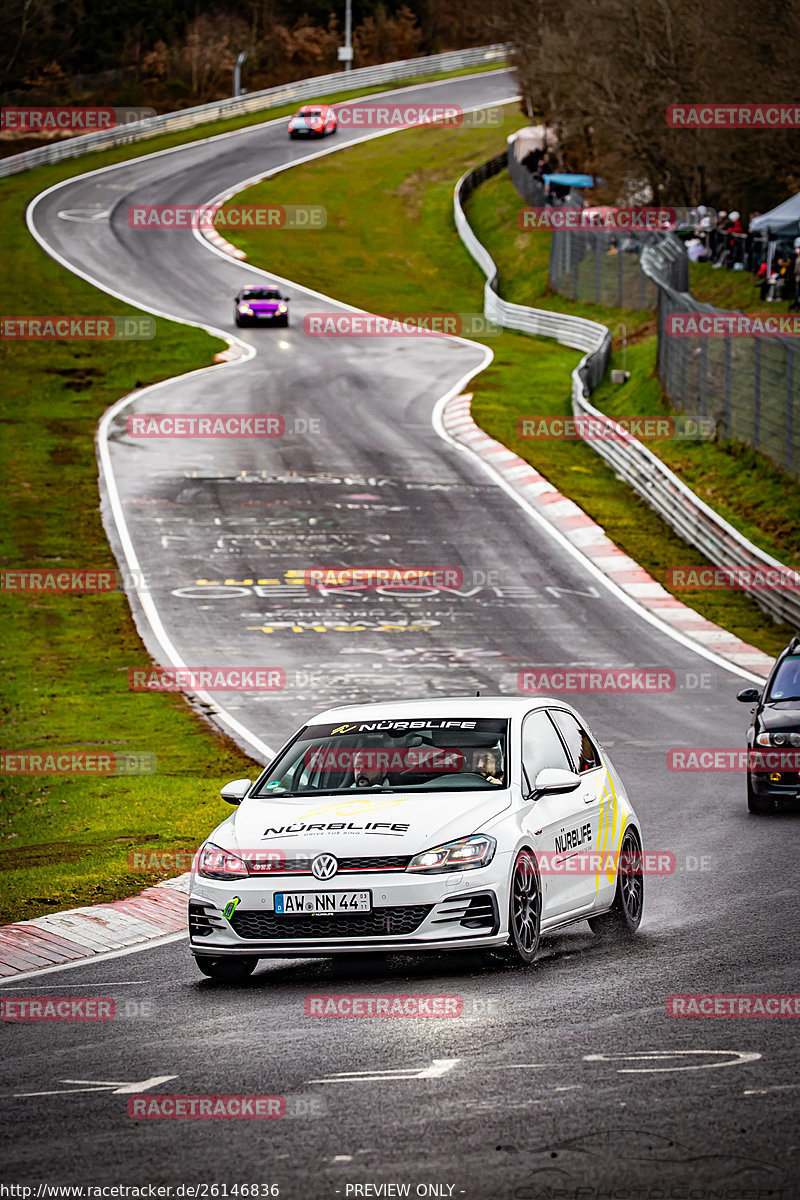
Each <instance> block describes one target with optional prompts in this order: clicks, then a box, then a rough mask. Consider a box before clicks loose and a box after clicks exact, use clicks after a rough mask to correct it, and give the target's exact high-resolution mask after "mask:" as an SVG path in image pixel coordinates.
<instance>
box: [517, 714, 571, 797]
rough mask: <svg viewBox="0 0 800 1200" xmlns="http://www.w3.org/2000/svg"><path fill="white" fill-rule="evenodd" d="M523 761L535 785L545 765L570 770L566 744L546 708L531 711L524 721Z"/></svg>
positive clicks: (531, 781)
mask: <svg viewBox="0 0 800 1200" xmlns="http://www.w3.org/2000/svg"><path fill="white" fill-rule="evenodd" d="M522 763H523V766H524V767H525V773H526V775H527V776H528V782H529V784H530V786H531V787H533V785H534V783H535V782H536V776H537V775H538V774H539V772H540V771H542V770H544V768H545V767H558V768H559V769H560V770H562V771H570V770H571V769H572V768H571V767H570V765H569V759H568V758H567V754H566V751H565V750H564V746H563V744H562V742H561V739H560V738H559V736H558V734H557V733H556V731H555V729H554V728H553V724H552V722H551V721H550V719H549V717H548V716H547V713H546V712H545V710H544V709H540V710H539V711H538V712H533V713H530V714H529V715H528V716H527V717H526V718H525V720H524V721H523V723H522Z"/></svg>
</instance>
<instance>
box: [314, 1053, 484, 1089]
mask: <svg viewBox="0 0 800 1200" xmlns="http://www.w3.org/2000/svg"><path fill="white" fill-rule="evenodd" d="M460 1061H461V1060H460V1059H458V1058H434V1060H433V1062H432V1063H431V1065H430V1066H429V1067H424V1068H423V1069H422V1070H421V1071H415V1070H414V1069H413V1068H412V1067H394V1068H392V1069H391V1070H386V1071H340V1072H339V1073H338V1074H336V1075H330V1076H328V1077H327V1078H325V1079H309V1080H308V1082H309V1083H393V1082H394V1081H395V1080H406V1079H439V1078H440V1077H441V1076H442V1075H446V1074H447V1073H448V1072H449V1071H452V1069H453V1067H454V1066H455V1065H456V1063H458V1062H460Z"/></svg>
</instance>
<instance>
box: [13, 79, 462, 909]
mask: <svg viewBox="0 0 800 1200" xmlns="http://www.w3.org/2000/svg"><path fill="white" fill-rule="evenodd" d="M482 69H483V68H476V70H482ZM472 73H473V71H471V70H464V71H456V72H447V73H442V74H441V75H437V76H429V77H419V78H418V79H409V80H403V81H401V82H398V83H394V84H392V87H401V86H408V85H411V84H413V83H422V82H430V81H432V80H434V79H439V78H450V77H453V76H456V75H462V74H464V75H466V74H472ZM377 90H380V89H378V88H375V87H372V88H361V89H356V90H352V89H351V90H349V91H342V92H338V93H336V94H335V95H333V96H330V97H328V99H330V100H334V99H349V98H355V97H357V96H360V95H365V94H368V93H371V92H374V91H377ZM296 108H297V105H296V104H291V105H285V106H283V107H281V108H276V109H270V110H267V111H265V112H264V113H262V114H258V115H257V116H247V117H240V118H236V119H234V120H225V121H216V122H212V123H208V124H206V125H202V126H198V127H197V128H195V129H193V130H192V131H191V132H190V133H188V134H187V133H186V132H184V133H175V134H169V135H164V136H161V137H157V138H151V139H149V140H147V141H145V142H142V143H137V144H136V145H132V146H120V147H115V148H114V149H113V150H109V151H104V152H102V153H92V154H88V155H85V156H81V157H79V158H75V159H70V160H68V161H66V162H63V163H58V164H56V165H54V166H44V167H37V168H34V169H33V170H31V171H27V172H25V173H21V174H19V175H13V176H9V177H7V178H4V179H2V180H0V214H1V215H2V220H3V229H4V231H5V235H4V236H5V244H4V250H5V252H6V264H7V266H6V271H5V273H4V276H3V278H2V281H0V304H1V305H2V310H1V311H2V312H3V313H5V314H21V313H31V314H33V313H36V314H41V313H43V312H49V313H53V314H64V313H71V314H81V315H87V316H91V315H98V316H99V315H103V316H126V315H131V314H133V313H134V312H135V311H136V310H133V309H131V308H130V307H128V306H126V305H123V304H120V303H119V302H118V301H116V300H113V299H111V298H110V297H107V296H105V294H104V293H102V292H99V291H97V290H96V289H95V288H93V287H91V286H90V285H89V284H87V283H85V282H83V281H82V280H80V279H78V278H77V277H75V276H73V275H71V274H70V273H69V272H67V271H64V270H63V269H62V268H61V267H59V266H58V265H57V264H56V263H55V262H53V261H52V260H51V259H50V258H49V257H48V256H47V255H46V254H44V252H43V251H41V250H40V249H39V247H38V246H37V244H36V243H35V242H34V240H33V239H32V238H31V237H30V235H29V234H28V232H27V228H26V226H25V217H24V214H25V208H26V206H27V204H28V203H29V202H30V200H31V199H33V197H34V196H35V195H36V194H37V193H39V192H40V191H42V190H44V189H45V188H47V187H50V186H51V185H52V184H54V183H58V182H60V181H61V180H63V179H68V178H72V177H73V176H75V175H80V174H82V173H83V172H85V171H90V170H95V169H97V168H100V167H104V166H108V165H110V164H112V163H116V162H122V161H125V160H129V159H133V158H139V157H141V156H143V155H146V154H152V153H153V152H154V151H157V150H163V149H167V148H169V147H172V146H177V145H183V144H186V143H188V142H192V141H197V140H198V139H200V138H205V137H209V136H212V135H214V134H218V133H227V132H231V131H232V130H235V129H238V128H242V127H245V126H250V125H253V124H258V123H263V122H266V121H271V120H274V119H276V118H284V117H286V116H288V115H289V114H291V113H292V112H294V111H296ZM223 345H224V344H223V343H222V342H220V341H219V340H217V339H215V338H212V337H209V336H208V335H207V334H205V333H204V332H203V331H202V330H198V329H192V328H190V327H186V326H180V325H175V324H173V323H171V322H169V321H164V320H160V319H159V320H158V322H157V336H156V338H155V339H154V340H153V341H148V342H146V343H144V344H143V343H141V342H113V343H110V342H85V343H79V342H67V341H53V342H36V343H31V342H3V343H0V359H1V360H2V363H3V368H4V376H5V388H4V395H3V399H2V401H0V453H1V454H2V459H3V462H4V469H3V476H4V484H5V488H4V496H3V498H2V500H0V518H2V526H3V533H2V534H1V535H0V559H1V560H2V564H3V565H4V566H8V567H27V568H37V567H38V568H45V567H66V566H75V567H87V566H88V567H91V568H97V569H103V570H105V569H113V568H114V567H115V565H116V564H115V562H114V560H113V557H112V555H111V552H110V549H109V547H108V544H107V541H106V538H105V534H104V531H103V527H102V523H101V520H100V513H99V495H98V489H97V465H96V462H95V450H94V432H95V428H96V425H97V421H98V419H99V417H100V415H101V414H102V412H103V411H104V410H105V409H106V408H107V407H108V406H109V405H110V404H112V403H113V402H114V401H115V400H117V399H118V398H119V396H121V395H123V394H124V393H125V392H127V391H130V390H131V388H133V387H138V386H145V385H147V384H150V383H154V382H156V381H158V380H160V379H167V378H170V377H171V376H173V375H178V374H180V373H181V372H184V371H188V370H192V369H195V368H197V367H201V366H205V365H207V364H208V363H210V362H211V361H212V359H213V356H214V354H216V353H217V352H218V351H219V350H220V349H222V348H223ZM0 609H1V610H2V614H3V619H4V622H3V623H4V632H5V636H4V639H3V641H4V646H3V651H2V658H1V659H0V661H1V662H2V669H3V682H2V687H0V712H1V713H2V719H3V722H4V725H5V731H4V736H3V743H2V744H3V748H4V749H5V750H7V751H15V750H51V749H52V750H55V749H66V748H69V749H73V750H77V749H83V750H86V751H88V752H93V751H97V752H101V751H104V750H105V751H109V752H116V753H118V754H124V753H126V752H146V753H149V754H153V755H155V757H156V761H157V773H156V774H153V775H142V776H86V777H83V778H80V777H66V776H38V777H34V776H21V775H5V776H4V775H2V774H0V794H1V795H2V807H1V808H0V872H2V878H3V893H2V898H0V922H9V921H13V920H24V919H26V918H30V917H34V916H39V915H41V914H43V913H47V912H52V911H56V910H59V909H63V908H67V907H73V906H77V905H80V904H87V903H96V902H98V901H101V900H111V899H116V898H119V897H121V896H126V895H130V894H131V893H133V892H136V891H138V890H140V889H141V888H142V887H143V886H146V885H147V884H148V883H153V882H156V881H157V880H159V879H162V878H166V877H168V876H169V875H171V874H174V873H175V872H174V870H169V869H166V870H162V871H158V870H153V871H149V872H147V873H141V872H138V871H137V872H134V871H132V870H131V869H130V868H129V866H128V853H129V850H130V849H132V848H133V847H138V846H143V845H147V846H148V847H149V848H151V849H155V850H158V849H161V848H167V849H170V850H171V849H174V848H178V847H186V848H192V847H195V846H196V845H197V844H198V842H199V841H200V840H201V839H202V838H203V837H205V836H206V834H207V833H208V831H209V829H210V828H212V827H213V825H214V824H215V823H216V822H217V821H218V820H220V819H221V818H222V817H223V816H224V815H225V811H226V809H225V806H224V804H223V803H222V801H221V800H220V799H219V797H218V795H217V792H218V788H219V787H220V786H221V784H223V783H225V782H227V781H228V780H229V779H231V778H234V777H237V776H242V775H247V774H251V773H252V771H253V770H254V764H253V763H252V762H251V760H249V759H248V758H247V757H246V756H245V755H244V754H242V753H240V751H239V750H238V748H237V747H236V746H235V745H233V743H231V742H230V741H228V740H227V739H226V738H224V737H223V736H221V735H219V734H217V733H216V732H215V731H214V730H213V729H211V728H210V727H209V726H208V724H207V723H206V722H205V721H204V720H202V718H200V717H199V716H197V715H196V714H195V713H194V712H193V710H192V709H191V708H190V707H189V706H188V705H187V704H186V702H185V701H184V700H183V699H182V697H181V696H179V695H170V694H164V693H162V694H137V693H131V692H129V691H128V689H127V683H126V675H127V671H128V670H129V669H130V668H133V667H146V666H148V665H149V662H150V660H149V656H148V655H147V654H146V652H145V650H144V648H143V646H142V644H141V642H140V640H139V637H138V634H137V632H136V629H135V627H134V625H133V622H132V620H131V617H130V613H129V608H128V602H127V600H126V598H125V596H124V595H123V594H122V593H116V594H112V595H102V596H90V595H87V596H74V597H68V596H44V595H40V596H28V597H24V596H12V595H10V594H8V593H0Z"/></svg>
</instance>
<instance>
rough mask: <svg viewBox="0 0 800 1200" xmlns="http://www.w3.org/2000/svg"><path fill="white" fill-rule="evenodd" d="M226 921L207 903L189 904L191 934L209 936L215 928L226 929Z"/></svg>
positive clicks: (192, 935) (196, 936)
mask: <svg viewBox="0 0 800 1200" xmlns="http://www.w3.org/2000/svg"><path fill="white" fill-rule="evenodd" d="M224 928H225V922H224V920H223V919H222V917H221V916H220V915H219V913H218V912H217V911H216V909H214V908H213V907H211V906H209V905H205V904H190V905H189V936H190V937H193V938H199V937H208V935H209V934H211V933H213V932H214V930H215V929H224Z"/></svg>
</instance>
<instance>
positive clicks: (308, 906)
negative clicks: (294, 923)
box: [275, 892, 372, 917]
mask: <svg viewBox="0 0 800 1200" xmlns="http://www.w3.org/2000/svg"><path fill="white" fill-rule="evenodd" d="M364 912H372V892H276V893H275V915H276V916H279V917H280V916H282V917H285V916H289V915H291V914H293V913H297V914H298V915H300V914H302V915H303V916H305V917H328V916H336V915H337V914H339V913H364Z"/></svg>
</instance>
